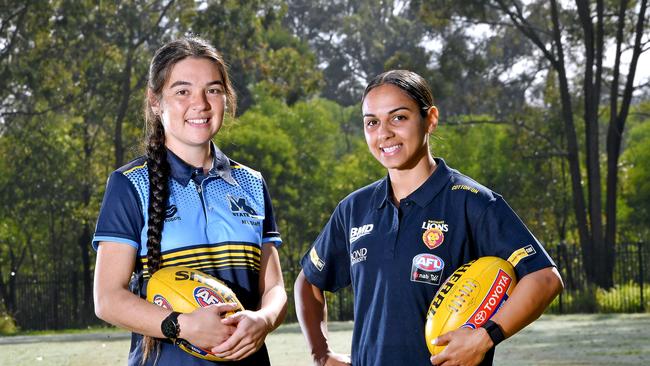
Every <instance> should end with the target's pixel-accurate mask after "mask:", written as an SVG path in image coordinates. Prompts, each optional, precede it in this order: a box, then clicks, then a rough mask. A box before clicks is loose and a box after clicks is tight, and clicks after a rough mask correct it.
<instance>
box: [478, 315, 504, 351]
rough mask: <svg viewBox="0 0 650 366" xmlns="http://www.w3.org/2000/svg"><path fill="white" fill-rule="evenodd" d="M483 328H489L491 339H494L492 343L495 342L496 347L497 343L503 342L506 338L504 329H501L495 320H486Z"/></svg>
mask: <svg viewBox="0 0 650 366" xmlns="http://www.w3.org/2000/svg"><path fill="white" fill-rule="evenodd" d="M481 328H485V330H487V333H488V335H489V336H490V339H492V343H494V346H493V347H496V345H497V344H499V343H501V342H503V340H504V339H506V336H505V335H503V330H501V327H500V326H499V324H497V323H495V322H493V321H492V320H488V321H486V322H485V324H483V325H482V326H481Z"/></svg>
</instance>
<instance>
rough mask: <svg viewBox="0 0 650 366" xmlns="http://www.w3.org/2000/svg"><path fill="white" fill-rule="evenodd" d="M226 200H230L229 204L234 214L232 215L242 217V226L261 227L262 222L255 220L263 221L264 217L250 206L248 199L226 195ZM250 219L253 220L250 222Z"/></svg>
mask: <svg viewBox="0 0 650 366" xmlns="http://www.w3.org/2000/svg"><path fill="white" fill-rule="evenodd" d="M226 198H228V203H230V211H231V212H232V215H233V216H236V217H241V218H242V220H241V223H242V224H245V225H251V226H260V222H259V221H255V220H263V219H264V216H260V215H258V214H257V211H255V209H254V208H253V207H251V205H249V204H248V201H246V198H243V197H233V196H231V195H229V194H227V195H226ZM249 218H250V219H253V220H248V219H249Z"/></svg>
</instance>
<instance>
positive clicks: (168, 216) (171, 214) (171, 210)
mask: <svg viewBox="0 0 650 366" xmlns="http://www.w3.org/2000/svg"><path fill="white" fill-rule="evenodd" d="M177 213H178V207H176V205H171V206H169V207H167V210H165V222H170V221H177V220H180V219H181V217H180V216H175V215H176V214H177Z"/></svg>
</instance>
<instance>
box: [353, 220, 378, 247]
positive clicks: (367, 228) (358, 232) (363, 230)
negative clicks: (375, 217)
mask: <svg viewBox="0 0 650 366" xmlns="http://www.w3.org/2000/svg"><path fill="white" fill-rule="evenodd" d="M374 227H375V226H374V225H373V224H366V225H363V226H359V227H353V228H352V229H350V244H352V243H354V242H355V241H357V240H358V239H359V238H360V237H362V236H364V235H368V234H370V232H372V229H373V228H374Z"/></svg>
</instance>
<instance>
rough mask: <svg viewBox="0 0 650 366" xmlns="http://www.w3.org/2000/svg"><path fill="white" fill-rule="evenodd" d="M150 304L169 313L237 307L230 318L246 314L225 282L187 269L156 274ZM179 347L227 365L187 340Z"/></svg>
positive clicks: (149, 288)
mask: <svg viewBox="0 0 650 366" xmlns="http://www.w3.org/2000/svg"><path fill="white" fill-rule="evenodd" d="M147 301H149V302H152V303H154V304H156V305H158V306H162V307H164V308H166V309H169V310H174V311H178V312H181V313H189V312H192V311H194V310H195V309H197V308H199V307H205V306H209V305H216V304H223V303H235V304H237V305H238V308H237V309H235V310H234V311H230V312H228V313H226V317H228V316H230V315H232V314H234V313H236V312H237V311H240V310H244V307H243V306H242V304H241V302H239V300H238V299H237V296H235V293H234V292H233V291H232V290H231V289H230V288H229V287H228V286H227V285H226V284H225V283H223V282H221V281H219V280H218V279H216V278H214V277H212V276H210V275H208V274H205V273H203V272H201V271H197V270H195V269H191V268H187V267H166V268H162V269H160V270H158V271H156V272H155V273H154V274H153V276H151V278H150V279H149V283H148V284H147ZM178 346H179V347H180V348H181V349H182V350H183V351H185V352H187V353H189V354H191V355H193V356H196V357H199V358H202V359H205V360H211V361H227V360H224V359H221V358H219V357H217V356H215V355H213V354H212V353H210V352H209V351H206V350H204V349H201V348H199V347H197V346H195V345H193V344H191V343H189V342H188V341H186V340H184V339H179V340H178Z"/></svg>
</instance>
